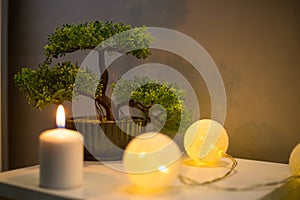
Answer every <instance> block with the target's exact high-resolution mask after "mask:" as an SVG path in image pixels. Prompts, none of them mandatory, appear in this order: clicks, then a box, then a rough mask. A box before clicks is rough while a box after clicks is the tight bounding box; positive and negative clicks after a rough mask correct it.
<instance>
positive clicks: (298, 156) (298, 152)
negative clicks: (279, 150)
mask: <svg viewBox="0 0 300 200" xmlns="http://www.w3.org/2000/svg"><path fill="white" fill-rule="evenodd" d="M289 166H290V171H291V174H292V175H300V143H299V144H298V145H297V146H296V147H295V148H294V149H293V150H292V152H291V154H290V158H289Z"/></svg>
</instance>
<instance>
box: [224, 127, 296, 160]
mask: <svg viewBox="0 0 300 200" xmlns="http://www.w3.org/2000/svg"><path fill="white" fill-rule="evenodd" d="M229 146H230V147H229V148H230V149H229V151H230V152H231V153H232V154H233V155H236V156H238V157H241V158H248V159H256V160H265V161H273V162H274V161H275V162H282V163H287V162H288V158H289V153H290V152H288V151H283V149H289V145H288V144H287V141H286V136H285V135H283V134H282V133H279V132H277V131H276V130H275V129H273V128H272V127H270V126H268V125H267V124H263V123H257V122H249V123H247V124H243V125H242V126H240V127H239V128H238V129H237V131H236V132H235V133H233V134H232V135H231V136H230V145H229ZM241 149H243V151H241ZM262 152H263V155H262Z"/></svg>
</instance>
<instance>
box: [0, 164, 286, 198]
mask: <svg viewBox="0 0 300 200" xmlns="http://www.w3.org/2000/svg"><path fill="white" fill-rule="evenodd" d="M226 162H227V165H226V164H225V165H223V166H219V167H193V166H188V165H185V164H184V163H183V164H182V168H181V171H180V174H181V175H183V176H187V177H191V178H193V179H195V180H199V181H200V182H202V181H206V180H211V179H213V178H216V177H219V176H222V175H223V174H224V173H226V172H227V171H228V168H230V165H231V164H230V161H228V160H224V162H223V163H226ZM237 162H238V165H237V167H236V169H235V172H234V173H233V174H232V175H231V176H229V177H227V178H226V179H224V180H221V181H219V182H216V183H214V184H212V185H208V186H197V187H190V186H185V185H183V184H182V183H181V182H180V181H179V180H176V181H175V182H174V183H173V184H172V185H171V187H170V188H168V189H167V190H164V191H163V192H160V193H156V194H140V193H137V192H135V191H134V190H132V186H131V185H130V182H129V180H128V179H127V176H126V174H125V173H124V172H122V171H121V170H116V169H122V163H121V162H103V163H100V162H85V167H84V181H83V185H82V186H81V187H79V188H74V189H69V190H52V189H45V188H41V187H39V166H32V167H27V168H22V169H17V170H12V171H7V172H2V173H0V196H6V197H9V198H14V199H19V198H20V199H24V196H26V197H30V199H41V198H43V199H122V200H126V199H130V200H134V199H141V197H143V199H164V200H165V199H186V200H187V199H243V200H247V199H249V200H250V199H263V197H265V196H266V195H268V194H269V193H271V192H272V191H274V190H275V189H276V188H278V187H279V186H280V185H278V186H272V187H266V188H257V189H253V190H249V191H228V190H224V189H220V188H219V189H217V188H215V187H213V186H218V187H248V186H251V185H254V184H259V183H266V182H272V181H280V180H282V179H284V178H286V177H288V176H290V172H289V166H288V165H287V164H281V163H271V162H262V161H254V160H246V159H237Z"/></svg>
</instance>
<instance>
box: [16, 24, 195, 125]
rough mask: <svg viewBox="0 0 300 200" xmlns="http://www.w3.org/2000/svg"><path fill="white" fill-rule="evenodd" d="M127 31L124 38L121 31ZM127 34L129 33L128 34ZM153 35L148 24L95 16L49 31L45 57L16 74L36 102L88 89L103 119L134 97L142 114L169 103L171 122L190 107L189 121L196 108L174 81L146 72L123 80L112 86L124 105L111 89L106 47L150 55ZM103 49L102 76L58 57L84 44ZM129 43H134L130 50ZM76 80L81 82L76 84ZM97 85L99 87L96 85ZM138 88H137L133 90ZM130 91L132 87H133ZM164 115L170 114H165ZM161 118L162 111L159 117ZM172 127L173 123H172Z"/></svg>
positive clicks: (45, 102)
mask: <svg viewBox="0 0 300 200" xmlns="http://www.w3.org/2000/svg"><path fill="white" fill-rule="evenodd" d="M120 34H125V38H126V40H124V38H120V37H116V38H114V40H110V38H112V37H114V36H118V35H120ZM123 37H124V35H123ZM152 41H153V38H152V36H151V35H150V34H149V33H148V32H147V28H146V27H144V26H143V27H135V28H132V27H131V26H130V25H124V24H122V23H112V22H106V23H103V22H101V21H94V22H90V23H84V24H75V25H69V24H66V25H63V26H62V27H61V28H57V29H56V30H55V32H54V33H53V34H51V35H49V36H48V42H47V44H46V46H45V48H44V55H45V60H44V62H42V63H41V64H40V65H39V68H38V69H37V70H34V69H30V68H22V70H21V72H19V73H17V74H16V75H15V77H14V79H15V82H16V84H17V86H18V87H19V89H20V91H21V92H23V93H24V94H25V95H26V97H27V100H28V103H29V104H31V105H32V106H34V107H36V108H38V109H43V108H45V107H47V106H49V105H50V104H61V103H63V102H64V101H72V98H73V97H74V96H76V95H85V96H87V97H90V98H92V99H94V100H95V106H96V110H97V113H98V119H99V120H100V121H101V122H106V121H114V120H115V119H114V115H113V106H116V107H118V108H119V107H120V106H122V105H124V104H125V103H127V104H128V101H127V102H125V99H126V98H125V97H128V94H129V95H130V97H129V99H130V100H129V105H130V106H131V107H135V108H136V109H138V110H139V111H141V113H143V114H142V116H143V117H144V118H145V119H146V120H148V121H150V120H151V118H150V116H149V114H150V113H149V110H150V109H151V107H152V106H153V105H155V104H160V105H162V106H163V107H164V109H165V111H166V112H161V113H165V114H167V116H165V119H167V122H166V127H167V125H168V124H169V126H171V125H172V126H174V125H175V126H176V127H177V128H178V127H179V126H177V124H178V123H179V122H180V119H181V117H182V116H183V115H182V113H184V117H185V120H183V121H188V119H189V118H190V114H188V112H187V111H186V110H185V108H184V106H183V101H184V91H183V90H182V89H180V88H179V87H178V86H177V85H172V84H168V83H163V84H159V83H157V82H156V81H153V80H149V79H147V78H145V77H143V78H138V77H136V78H134V79H133V80H122V79H121V80H119V81H118V83H120V84H114V85H113V87H112V89H113V90H114V94H116V96H115V99H116V102H118V105H114V103H112V100H111V98H110V97H109V96H107V94H106V90H107V88H109V86H108V78H109V73H108V71H107V69H106V68H105V66H104V52H105V51H115V52H120V53H126V54H128V55H132V56H135V57H136V58H138V59H145V58H146V57H148V56H149V55H150V54H151V52H150V49H149V46H150V44H151V42H152ZM94 49H96V50H97V51H98V52H99V54H98V55H99V60H100V63H99V68H100V71H101V72H102V74H101V77H100V78H99V77H98V76H97V75H96V74H95V73H94V72H93V71H92V70H89V69H81V68H80V67H79V66H78V65H77V64H72V63H71V61H65V62H62V63H57V64H55V65H54V66H52V65H53V60H54V59H56V58H58V57H63V56H65V55H66V54H69V53H73V52H75V51H80V50H94ZM128 49H133V50H130V51H128ZM75 80H76V83H79V84H75ZM94 88H96V91H95V89H94ZM132 88H135V90H134V91H131V89H132ZM128 91H130V92H128ZM161 117H164V116H161ZM156 118H157V119H159V116H157V117H156ZM169 128H170V127H169Z"/></svg>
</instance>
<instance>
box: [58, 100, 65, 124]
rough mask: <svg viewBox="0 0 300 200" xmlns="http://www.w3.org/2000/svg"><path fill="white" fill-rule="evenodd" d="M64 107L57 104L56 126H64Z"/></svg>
mask: <svg viewBox="0 0 300 200" xmlns="http://www.w3.org/2000/svg"><path fill="white" fill-rule="evenodd" d="M65 120H66V116H65V109H64V107H63V105H59V106H58V108H57V111H56V126H57V128H65V123H66V122H65Z"/></svg>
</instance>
